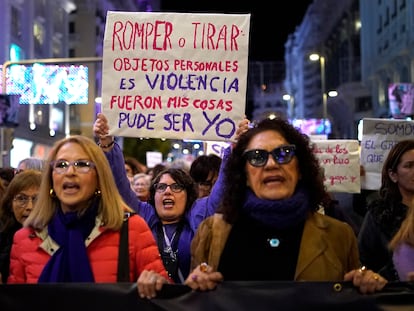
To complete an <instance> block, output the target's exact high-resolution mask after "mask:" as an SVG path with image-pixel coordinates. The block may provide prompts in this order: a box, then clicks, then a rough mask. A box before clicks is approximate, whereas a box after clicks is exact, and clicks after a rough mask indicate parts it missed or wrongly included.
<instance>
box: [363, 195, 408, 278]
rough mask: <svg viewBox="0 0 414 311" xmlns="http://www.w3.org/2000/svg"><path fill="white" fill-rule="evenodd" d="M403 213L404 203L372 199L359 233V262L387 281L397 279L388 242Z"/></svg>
mask: <svg viewBox="0 0 414 311" xmlns="http://www.w3.org/2000/svg"><path fill="white" fill-rule="evenodd" d="M406 213H407V206H405V205H404V204H402V203H392V202H385V201H384V200H382V199H377V200H374V201H373V202H372V203H371V204H370V205H369V207H368V211H367V213H366V215H365V217H364V220H363V222H362V225H361V228H360V231H359V234H358V246H359V253H360V258H361V263H362V264H363V265H364V266H366V267H367V268H368V269H371V270H373V271H375V272H377V273H380V274H381V275H382V276H383V277H385V278H386V279H388V280H389V281H397V280H398V274H397V273H396V271H395V269H394V264H393V262H392V252H391V251H390V250H389V248H388V244H389V242H390V241H391V239H392V237H393V236H394V235H395V233H396V232H397V231H398V229H399V228H400V226H401V223H402V222H403V220H404V218H405V216H406Z"/></svg>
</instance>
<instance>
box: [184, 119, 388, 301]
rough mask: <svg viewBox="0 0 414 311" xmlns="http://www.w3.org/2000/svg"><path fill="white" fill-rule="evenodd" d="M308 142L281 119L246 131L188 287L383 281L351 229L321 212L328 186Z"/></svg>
mask: <svg viewBox="0 0 414 311" xmlns="http://www.w3.org/2000/svg"><path fill="white" fill-rule="evenodd" d="M310 146H311V144H310V141H309V139H308V137H307V136H305V135H304V134H302V133H300V132H299V131H298V130H297V129H295V128H294V127H293V126H292V125H291V124H289V123H288V122H287V121H284V120H281V119H274V120H270V119H266V120H263V121H261V122H260V123H259V124H257V126H255V127H252V128H251V129H249V130H248V131H247V132H246V133H245V134H243V135H241V136H240V138H239V140H238V142H237V144H236V145H235V146H234V147H233V150H232V154H231V155H230V157H229V159H228V161H227V163H226V166H225V170H224V174H225V176H224V178H225V184H224V195H223V201H222V204H221V205H220V207H219V209H218V210H217V213H216V214H215V215H213V216H211V217H209V218H207V219H206V220H204V221H203V222H202V223H201V224H200V226H199V228H198V230H197V233H196V235H195V237H194V239H193V241H192V244H191V254H192V267H194V270H193V271H192V273H191V274H190V275H189V277H188V278H187V280H186V284H187V285H188V286H190V287H191V288H192V289H195V290H208V289H213V288H215V286H216V285H217V283H218V282H220V281H222V280H226V281H257V280H261V281H268V280H269V281H270V280H272V281H343V280H346V281H352V282H353V284H354V285H355V286H357V287H359V289H360V291H361V292H362V293H369V292H374V291H376V290H380V289H382V288H383V287H384V285H385V284H386V282H387V281H386V280H385V279H384V278H383V277H381V276H380V275H378V274H376V273H374V272H373V271H371V270H367V269H366V268H365V267H363V268H360V262H359V254H358V246H357V240H356V236H355V234H354V232H353V229H352V228H351V227H350V226H349V225H348V224H346V223H344V222H340V221H338V220H336V219H334V218H331V217H329V216H326V215H322V214H320V213H318V212H317V210H318V209H319V205H320V204H321V202H323V201H324V200H325V199H326V191H325V188H324V184H323V177H322V176H321V174H320V171H321V170H320V167H319V164H318V160H317V158H316V157H315V155H314V154H313V153H312V150H311V147H310Z"/></svg>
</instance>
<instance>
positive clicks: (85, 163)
mask: <svg viewBox="0 0 414 311" xmlns="http://www.w3.org/2000/svg"><path fill="white" fill-rule="evenodd" d="M57 164H65V166H63V167H57V166H56V165H57ZM50 166H51V167H52V169H53V171H54V172H56V173H57V174H65V173H66V172H67V171H68V170H69V167H71V166H73V167H74V169H75V171H76V172H77V173H81V174H87V173H89V172H90V171H91V169H93V168H95V167H96V165H95V163H93V162H92V161H89V160H76V161H65V160H57V161H53V162H51V163H50Z"/></svg>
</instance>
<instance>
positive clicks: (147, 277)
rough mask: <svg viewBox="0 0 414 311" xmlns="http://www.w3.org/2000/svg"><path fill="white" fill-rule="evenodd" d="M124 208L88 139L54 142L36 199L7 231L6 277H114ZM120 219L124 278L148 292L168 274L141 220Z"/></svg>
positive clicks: (83, 279)
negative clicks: (124, 237) (20, 223)
mask: <svg viewBox="0 0 414 311" xmlns="http://www.w3.org/2000/svg"><path fill="white" fill-rule="evenodd" d="M132 212H133V210H132V209H131V208H130V207H128V206H127V205H126V203H125V202H124V201H123V199H122V198H121V196H120V194H119V193H118V191H117V187H116V185H115V181H114V179H113V176H112V173H111V169H110V167H109V163H108V161H107V159H106V157H105V155H104V154H103V152H102V150H101V148H99V147H98V146H97V145H96V144H95V142H94V141H93V140H92V139H90V138H87V137H84V136H70V137H68V138H65V139H62V140H60V141H58V142H56V144H55V145H54V147H53V149H52V151H51V152H50V155H49V158H48V160H47V165H46V168H45V170H44V174H43V175H42V182H41V185H40V189H39V194H38V198H37V202H36V205H35V207H34V208H33V210H32V212H31V213H30V215H29V217H28V218H27V219H26V221H25V222H24V227H23V228H22V229H20V230H19V231H17V232H16V234H15V236H14V240H13V245H12V249H11V255H10V275H9V277H8V283H9V284H14V283H56V282H59V283H60V282H96V283H114V282H117V280H118V279H117V265H118V249H119V241H120V231H121V227H122V224H123V222H124V217H125V214H126V213H132ZM128 226H129V231H128V234H129V247H128V250H129V254H128V255H129V266H130V269H129V271H130V273H129V276H130V277H129V279H130V282H136V281H137V280H138V287H137V288H138V291H139V294H140V295H141V297H148V298H151V297H153V296H155V293H156V290H157V289H158V290H159V289H161V287H162V284H163V283H167V282H169V283H172V280H171V279H170V278H169V277H168V274H167V272H166V270H165V267H164V265H163V263H162V260H161V258H160V254H159V251H158V247H157V244H156V243H155V240H154V237H153V235H152V232H151V230H150V229H149V227H148V225H147V223H146V222H145V220H144V219H143V218H142V217H140V216H138V215H132V216H130V217H129V218H128Z"/></svg>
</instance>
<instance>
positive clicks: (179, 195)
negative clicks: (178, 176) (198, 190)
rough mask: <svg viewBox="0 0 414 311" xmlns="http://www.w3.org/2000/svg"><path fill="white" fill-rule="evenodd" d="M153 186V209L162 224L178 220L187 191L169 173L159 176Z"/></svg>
mask: <svg viewBox="0 0 414 311" xmlns="http://www.w3.org/2000/svg"><path fill="white" fill-rule="evenodd" d="M154 186H155V189H156V191H155V197H154V201H155V209H156V211H157V214H158V216H159V217H160V218H161V221H162V223H163V224H168V223H175V222H178V221H180V219H181V218H182V217H183V215H184V211H185V206H186V203H187V191H186V190H185V188H184V186H181V185H180V184H177V182H176V181H175V180H174V179H173V178H172V177H171V175H170V174H164V175H162V176H161V178H160V180H159V182H158V183H157V184H156V185H154Z"/></svg>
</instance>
